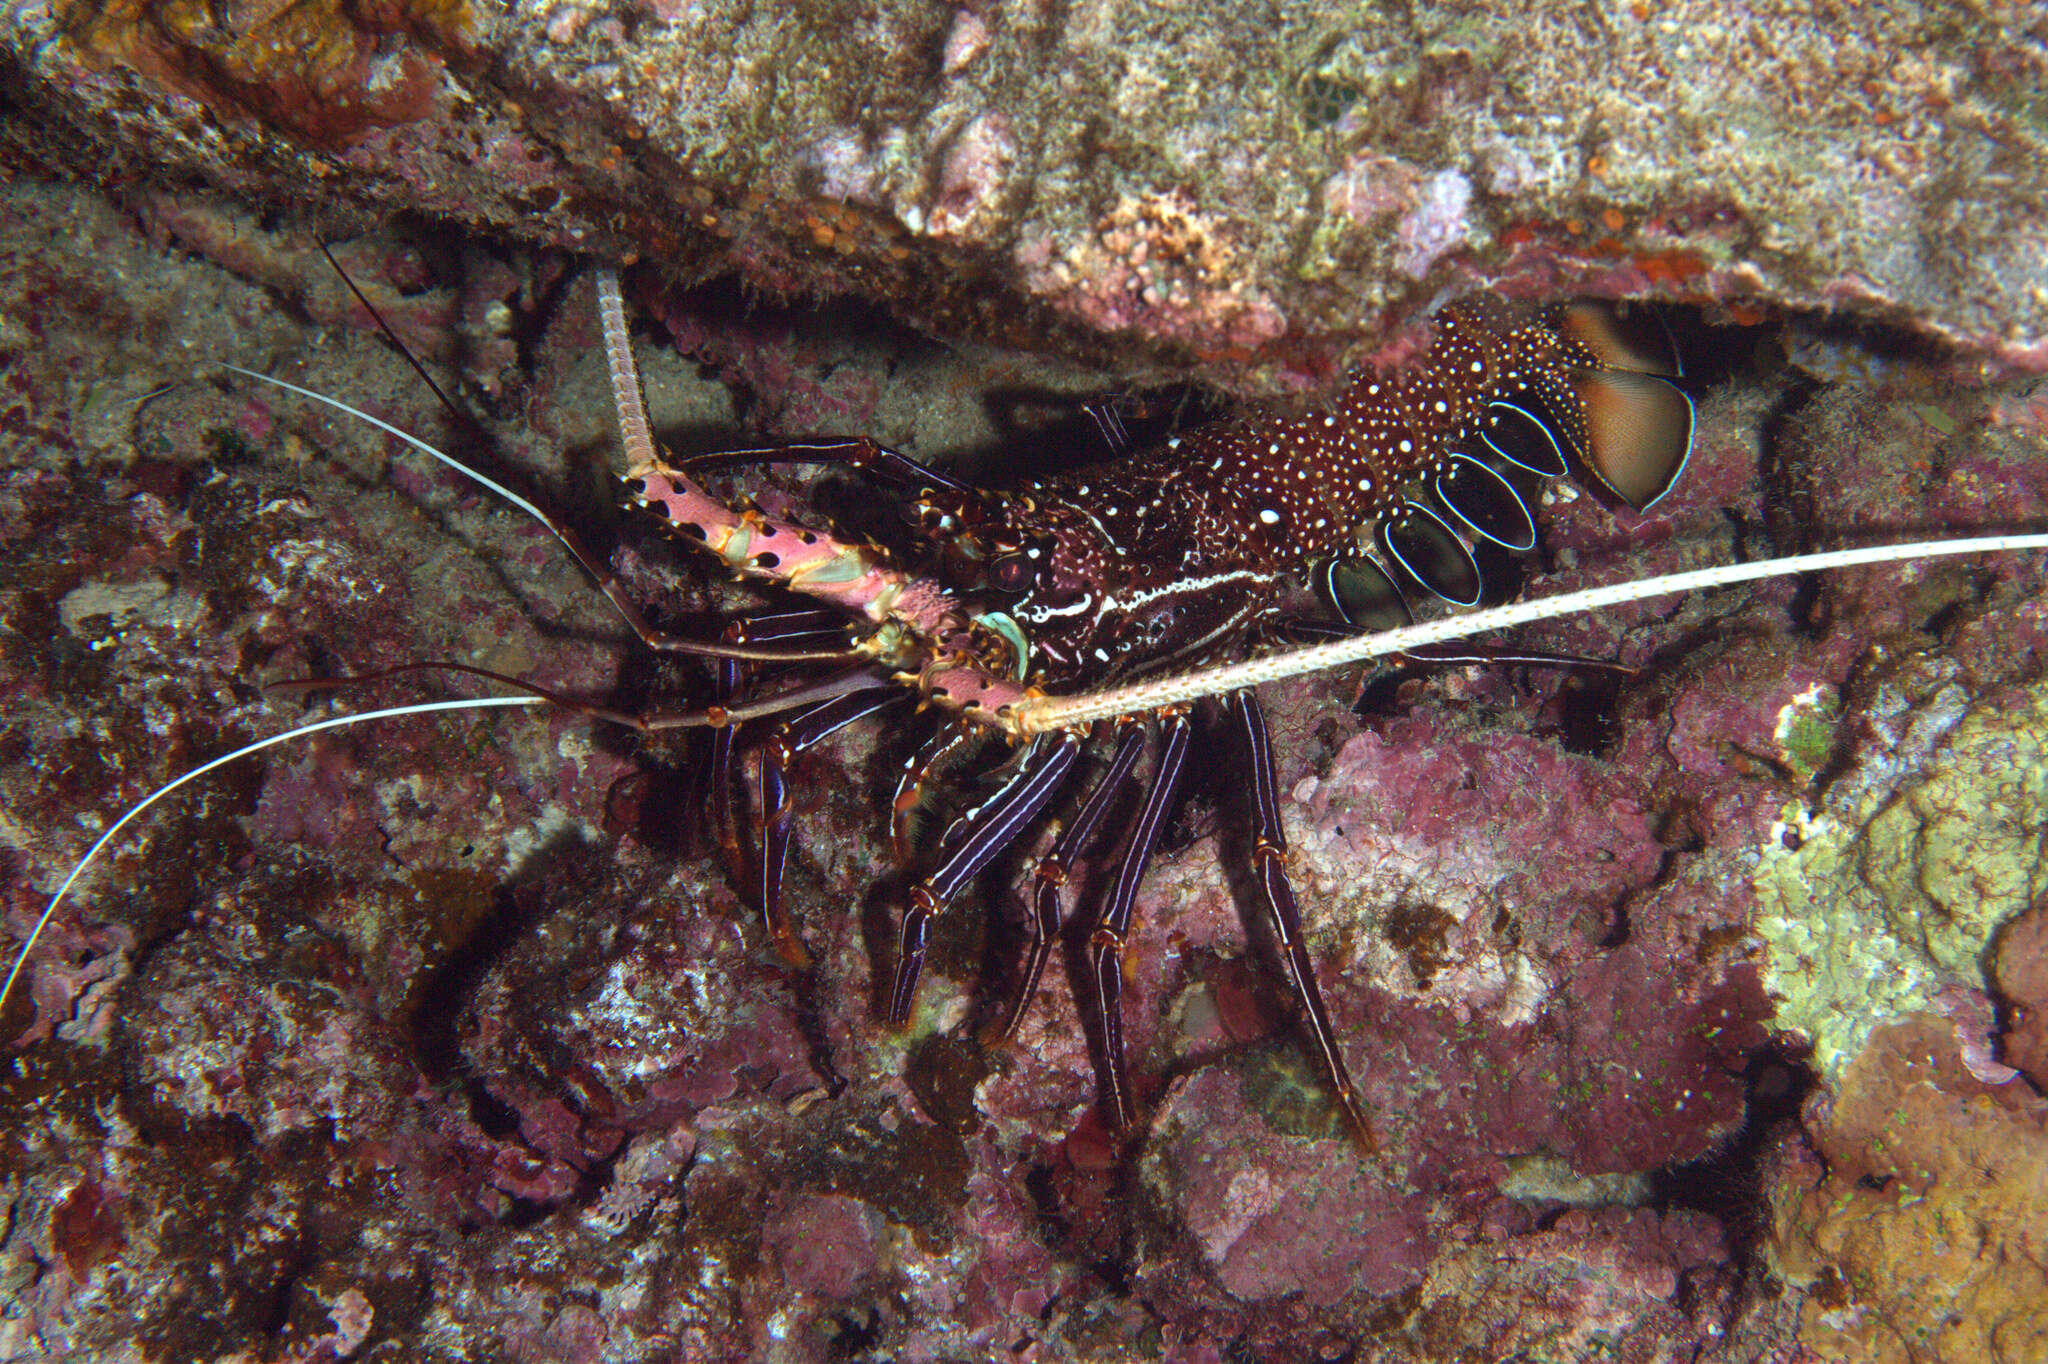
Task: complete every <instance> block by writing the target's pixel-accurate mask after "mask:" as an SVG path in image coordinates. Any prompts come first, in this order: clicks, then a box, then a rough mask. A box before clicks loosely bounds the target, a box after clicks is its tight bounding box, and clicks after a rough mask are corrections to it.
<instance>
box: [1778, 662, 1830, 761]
mask: <svg viewBox="0 0 2048 1364" xmlns="http://www.w3.org/2000/svg"><path fill="white" fill-rule="evenodd" d="M1841 709H1842V707H1841V702H1840V699H1839V698H1838V697H1837V696H1836V695H1835V689H1834V688H1833V687H1830V686H1827V685H1826V684H1824V683H1815V684H1814V685H1813V686H1811V687H1808V688H1807V689H1806V690H1805V691H1803V692H1801V693H1799V695H1797V696H1795V697H1793V698H1792V699H1791V701H1789V702H1787V703H1786V705H1785V708H1784V709H1783V710H1781V711H1779V712H1778V725H1777V732H1776V735H1775V738H1776V740H1777V744H1778V760H1779V761H1780V762H1782V763H1784V764H1785V766H1786V767H1787V768H1789V769H1791V772H1792V775H1793V776H1795V777H1796V778H1798V779H1799V780H1800V781H1802V782H1808V781H1812V780H1813V777H1814V774H1815V773H1816V772H1819V771H1820V770H1821V768H1822V767H1824V766H1826V764H1827V760H1828V755H1829V754H1831V753H1833V752H1834V749H1835V722H1836V721H1837V720H1838V719H1840V718H1841Z"/></svg>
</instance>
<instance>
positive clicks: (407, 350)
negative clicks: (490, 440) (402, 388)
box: [320, 241, 483, 436]
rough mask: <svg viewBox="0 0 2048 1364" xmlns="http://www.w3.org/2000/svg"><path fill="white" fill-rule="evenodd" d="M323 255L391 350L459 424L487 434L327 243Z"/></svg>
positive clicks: (321, 251) (475, 431)
mask: <svg viewBox="0 0 2048 1364" xmlns="http://www.w3.org/2000/svg"><path fill="white" fill-rule="evenodd" d="M320 254H321V255H323V256H325V257H327V263H328V264H329V265H331V266H333V267H334V273H335V274H337V275H340V276H341V282H342V283H343V284H346V285H347V286H348V291H349V292H350V293H352V294H354V295H355V296H356V302H358V303H360V304H362V305H363V311H364V312H366V313H368V314H369V315H370V320H371V321H372V322H375V323H376V324H377V330H378V331H380V332H383V333H384V339H385V340H386V341H389V342H390V343H391V348H392V349H393V350H395V351H397V352H398V353H399V354H400V355H402V356H404V357H405V363H407V364H408V365H411V366H412V372H413V373H414V374H417V375H419V376H420V380H421V382H423V383H425V384H426V386H427V387H428V388H430V389H432V390H433V392H434V396H435V397H436V398H439V399H440V400H441V406H443V407H445V408H447V409H448V411H449V413H450V414H451V415H452V416H453V417H454V418H455V420H457V421H459V422H461V423H462V424H463V425H464V426H466V427H468V428H469V430H470V434H471V435H475V436H481V435H483V431H482V430H481V428H480V427H479V426H478V424H477V420H476V418H475V417H472V416H470V415H469V413H467V412H465V411H463V410H462V409H461V408H460V407H457V406H456V405H455V400H454V399H453V398H451V397H449V396H448V394H447V393H446V391H444V390H443V389H442V387H441V386H440V385H439V384H437V383H435V382H434V376H433V375H431V374H429V373H427V367H426V366H425V365H423V364H421V363H420V361H419V357H418V356H416V355H414V354H413V353H412V347H410V346H408V345H406V344H405V342H403V341H401V340H399V339H398V333H397V332H395V331H393V330H391V324H390V323H389V322H386V321H385V320H384V314H382V313H380V312H378V311H377V305H376V304H374V303H372V302H370V296H369V295H368V294H366V293H364V292H363V291H362V289H361V288H360V287H359V286H358V285H357V284H356V282H355V281H354V280H353V279H351V278H349V273H348V271H346V270H344V269H342V268H341V262H340V261H338V260H336V259H335V258H334V252H332V251H330V250H329V249H328V248H327V243H326V242H324V241H323V242H321V243H320Z"/></svg>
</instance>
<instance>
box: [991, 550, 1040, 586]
mask: <svg viewBox="0 0 2048 1364" xmlns="http://www.w3.org/2000/svg"><path fill="white" fill-rule="evenodd" d="M1037 576H1038V566H1037V565H1036V564H1034V563H1032V562H1031V560H1030V559H1029V558H1027V557H1026V556H1024V555H1022V554H1003V555H998V556H997V557H996V558H993V559H991V560H989V561H988V585H989V586H990V587H993V588H994V589H995V590H996V591H998V592H1022V591H1023V590H1024V589H1025V588H1027V587H1029V586H1031V583H1032V581H1033V580H1034V579H1035V578H1037Z"/></svg>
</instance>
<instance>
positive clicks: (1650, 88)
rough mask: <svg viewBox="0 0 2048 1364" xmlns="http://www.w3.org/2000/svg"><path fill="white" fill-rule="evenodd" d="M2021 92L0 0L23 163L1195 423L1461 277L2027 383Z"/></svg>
mask: <svg viewBox="0 0 2048 1364" xmlns="http://www.w3.org/2000/svg"><path fill="white" fill-rule="evenodd" d="M2043 89H2048V20H2044V18H2043V16H2042V14H2041V12H2040V9H2039V7H2038V6H2036V5H2030V4H2026V3H2021V2H2020V0H1998V2H1996V3H1983V4H1974V5H1969V6H1962V7H1957V6H1952V5H1939V4H1932V5H1922V4H1914V3H1903V2H1902V3H1884V4H1865V5H1824V6H1814V5H1809V4H1801V3H1782V2H1774V3H1761V4H1751V5H1745V6H1742V7H1740V8H1738V9H1730V8H1729V7H1728V6H1726V5H1723V4H1718V3H1714V2H1713V0H1674V2H1673V3H1662V4H1657V5H1648V4H1634V5H1611V6H1602V7H1598V8H1594V9H1588V8H1586V7H1584V6H1582V5H1577V4H1561V3H1546V4H1538V5H1534V6H1521V7H1516V8H1514V9H1512V10H1509V9H1502V8H1500V7H1498V6H1493V5H1487V4H1480V3H1471V2H1470V0H1466V2H1463V3H1454V4H1438V5H1430V6H1425V7H1417V8H1412V9H1409V8H1402V7H1398V6H1395V7H1389V6H1385V5H1375V4H1356V5H1335V6H1333V5H1325V4H1308V3H1299V2H1298V0H1296V2H1293V3H1285V4H1280V5H1276V6H1263V7H1232V6H1206V7H1190V6H1187V5H1182V4H1174V3H1166V2H1165V0H1139V2H1136V3H1133V2H1131V0H1115V2H1114V3H1106V2H1103V0H1097V2H1096V3H1084V4H1079V5H1067V6H1053V7H1047V6H1043V5H1036V4H1026V3H1001V2H1000V0H976V2H975V3H967V4H960V5H930V4H923V3H917V2H916V0H883V3H879V4H865V5H833V4H815V5H755V4H748V3H739V2H738V0H702V2H700V3H693V4H688V5H684V4H678V3H673V0H551V2H550V3H545V4H520V5H510V4H502V3H487V2H485V3H478V2H473V0H404V2H403V3H384V4H377V5H362V4H354V3H347V2H346V0H304V2H303V3H297V4H292V5H284V6H279V5H267V4H239V3H238V4H225V5H210V6H161V5H146V4H139V3H134V2H133V0H56V2H55V3H51V2H50V0H40V2H36V0H23V2H21V3H11V4H8V5H6V6H4V7H0V93H4V97H5V98H6V99H7V100H8V102H9V104H10V105H11V106H12V107H13V110H14V111H15V117H14V119H13V120H12V122H13V124H14V127H13V129H12V130H11V131H10V133H9V134H8V137H7V142H8V145H9V147H10V148H11V153H12V156H13V157H14V158H16V159H18V160H20V161H22V162H23V163H25V164H29V165H34V166H37V167H40V168H49V169H62V170H65V171H66V172H68V173H71V174H78V175H84V176H87V177H94V178H111V179H115V180H119V181H124V182H132V181H136V180H146V181H150V182H156V183H161V182H164V181H166V180H167V179H168V180H176V181H180V182H184V181H190V180H195V179H196V180H198V181H202V182H204V183H206V184H209V185H211V186H214V187H215V188H218V189H223V190H226V191H228V192H230V193H232V194H235V195H236V196H238V197H242V198H244V199H247V200H252V201H260V202H264V203H268V204H272V205H286V204H308V203H317V204H321V205H325V206H327V207H329V208H330V209H331V210H332V211H333V212H334V213H335V215H336V216H337V219H338V220H340V221H347V220H348V219H349V217H350V215H354V216H355V217H356V219H357V220H360V219H361V218H362V217H363V216H364V215H368V216H370V217H372V218H374V219H377V220H383V219H388V218H390V217H392V216H394V215H398V214H410V215H419V216H424V217H427V218H430V219H434V220H437V221H448V222H455V223H459V224H461V225H463V226H464V227H466V228H468V229H471V230H489V231H491V232H493V233H495V234H498V235H500V236H509V237H515V238H518V239H521V240H524V241H526V242H528V243H533V244H545V245H548V246H550V247H552V248H554V249H556V250H559V251H564V252H576V253H590V254H596V255H600V256H605V257H608V258H613V259H617V258H619V257H621V256H625V255H632V254H638V255H641V256H644V257H646V258H648V259H650V260H653V261H657V262H660V263H661V264H662V265H663V267H664V268H665V269H667V270H669V271H671V272H672V273H673V274H674V275H675V276H676V277H677V278H680V279H684V280H685V281H689V280H695V279H697V278H701V277H702V276H703V275H705V274H706V273H724V272H728V271H733V270H738V271H740V272H741V273H743V274H744V276H745V277H746V278H747V279H748V280H749V281H750V282H751V283H752V284H753V285H754V287H756V288H758V289H761V290H764V291H767V292H769V293H772V294H777V295H805V296H809V295H821V294H823V295H836V296H855V297H860V298H864V299H867V300H869V301H872V302H875V303H876V304H878V305H879V306H882V307H884V308H887V309H889V310H891V311H892V312H894V313H895V314H896V315H898V316H900V317H902V318H904V319H906V320H908V321H910V322H911V323H913V324H914V325H917V326H919V327H920V328H922V329H924V330H925V331H927V332H930V333H933V334H941V335H948V336H953V337H968V338H972V339H976V340H982V341H989V340H996V341H1001V342H1003V343H1004V344H1009V345H1013V346H1018V347H1029V348H1032V349H1036V350H1039V351H1043V352H1053V351H1057V352H1061V353H1065V354H1069V355H1081V356H1084V357H1085V358H1087V359H1089V360H1091V361H1093V362H1098V363H1107V364H1109V365H1112V366H1115V367H1118V368H1120V369H1121V370H1123V371H1124V372H1125V373H1126V374H1129V375H1152V376H1156V375H1158V374H1159V373H1161V372H1162V371H1166V372H1171V373H1173V374H1175V375H1178V376H1186V375H1189V374H1193V375H1194V376H1196V377H1198V378H1200V379H1201V380H1203V381H1205V382H1208V383H1211V384H1213V385H1216V386H1220V387H1223V388H1226V389H1230V390H1232V391H1235V392H1238V393H1240V394H1250V393H1259V392H1262V393H1273V392H1277V391H1279V390H1282V389H1286V388H1296V387H1301V386H1316V385H1320V384H1327V383H1329V382H1330V381H1332V380H1333V379H1334V378H1335V377H1336V376H1337V375H1338V374H1339V373H1341V370H1342V368H1343V365H1342V363H1341V362H1342V361H1344V360H1346V359H1348V358H1354V357H1355V356H1356V355H1358V354H1359V353H1361V352H1363V351H1368V350H1372V349H1374V348H1376V347H1379V346H1381V345H1383V344H1386V343H1387V342H1388V340H1389V337H1390V335H1391V334H1392V333H1393V332H1394V331H1395V329H1396V328H1398V327H1400V326H1402V325H1403V324H1405V323H1406V322H1408V321H1409V320H1410V319H1412V318H1413V317H1415V316H1416V315H1417V314H1418V312H1420V311H1421V310H1423V309H1425V308H1426V307H1427V306H1428V305H1429V304H1431V303H1432V302H1433V301H1435V300H1437V299H1439V298H1441V297H1442V296H1444V295H1445V294H1447V293H1459V292H1465V291H1468V290H1470V289H1473V288H1475V287H1483V288H1488V289H1492V290H1495V291H1497V292H1502V293H1507V294H1511V295H1516V296H1529V297H1538V298H1553V297H1558V296H1561V295H1568V294H1580V295H1606V296H1619V295H1629V296H1650V297H1659V298H1666V299H1679V298H1683V299H1686V300H1698V299H1706V298H1718V299H1724V300H1731V301H1737V302H1743V303H1751V304H1755V303H1764V304H1771V305H1775V306H1780V307H1788V308H1808V309H1830V310H1841V309H1853V310H1856V311H1858V312H1859V313H1861V314H1863V315H1866V316H1873V317H1882V318H1884V319H1887V320H1889V321H1890V322H1892V323H1894V324H1897V325H1900V326H1905V327H1910V328H1914V329H1917V330H1920V331H1923V332H1927V333H1938V334H1939V335H1941V336H1943V337H1945V338H1947V339H1948V340H1950V341H1951V342H1953V343H1955V344H1957V345H1960V346H1963V347H1966V348H1968V349H1969V350H1970V351H1971V352H1973V353H1976V354H1980V355H1983V356H1986V357H1989V358H1992V359H1995V360H1996V361H1997V362H1998V363H2001V364H2007V365H2016V366H2021V367H2025V368H2030V369H2032V370H2035V371H2039V370H2041V369H2043V368H2048V349H2044V346H2048V273H2044V271H2048V267H2044V265H2043V263H2042V262H2043V261H2044V260H2048V229H2044V223H2043V215H2042V208H2041V206H2042V204H2043V203H2044V202H2048V169H2044V168H2048V113H2044V110H2048V105H2044V103H2043V96H2042V94H2041V91H2042V90H2043Z"/></svg>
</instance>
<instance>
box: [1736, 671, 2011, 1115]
mask: <svg viewBox="0 0 2048 1364" xmlns="http://www.w3.org/2000/svg"><path fill="white" fill-rule="evenodd" d="M1961 698H1962V693H1961V690H1960V688H1958V687H1955V686H1950V687H1946V688H1943V689H1942V690H1940V691H1939V692H1937V693H1936V695H1935V697H1934V698H1933V700H1932V702H1931V704H1930V705H1928V706H1926V707H1924V708H1922V709H1920V710H1919V711H1917V712H1916V713H1915V714H1913V715H1912V716H1911V717H1906V716H1903V715H1902V716H1901V717H1900V718H1901V719H1902V721H1903V722H1905V723H1906V724H1907V725H1908V726H1909V727H1914V726H1917V727H1925V726H1927V725H1929V724H1933V725H1938V726H1941V727H1943V728H1947V727H1949V726H1952V728H1950V729H1949V732H1948V734H1947V737H1946V738H1945V739H1940V740H1938V742H1939V745H1940V748H1939V752H1938V753H1936V754H1935V756H1934V757H1933V760H1932V764H1931V766H1930V768H1929V770H1928V771H1927V774H1926V775H1925V776H1924V777H1922V778H1920V779H1919V780H1917V781H1915V782H1914V783H1913V784H1911V785H1910V786H1907V787H1904V788H1903V789H1902V788H1900V787H1899V786H1898V785H1897V784H1896V783H1895V782H1893V781H1890V780H1886V779H1885V774H1884V773H1883V772H1882V771H1878V770H1875V769H1876V767H1877V766H1878V765H1876V764H1873V765H1870V766H1868V767H1866V769H1865V770H1864V771H1862V772H1859V773H1858V774H1856V776H1855V778H1853V779H1852V782H1851V783H1850V784H1847V790H1848V799H1847V800H1846V801H1842V800H1836V801H1831V802H1830V803H1829V806H1828V807H1827V808H1823V809H1821V810H1819V811H1816V812H1812V813H1809V812H1808V811H1807V810H1806V809H1804V808H1803V807H1801V806H1797V805H1795V806H1792V807H1790V808H1788V810H1787V811H1786V814H1785V817H1784V834H1785V836H1784V837H1782V838H1781V839H1780V840H1779V844H1778V846H1774V847H1771V848H1769V849H1768V850H1767V851H1766V852H1765V854H1764V856H1763V858H1762V860H1761V862H1760V863H1759V865H1758V867H1757V871H1756V882H1755V884H1756V897H1757V913H1756V931H1757V932H1758V934H1760V935H1761V936H1762V938H1763V939H1764V942H1765V944H1766V947H1767V951H1766V953H1765V955H1764V960H1763V981H1764V988H1765V990H1766V991H1767V992H1768V993H1769V994H1770V995H1771V996H1772V998H1773V1000H1774V1001H1775V1002H1776V1004H1777V1009H1778V1012H1777V1023H1778V1026H1780V1027H1782V1028H1786V1029H1792V1030H1796V1031H1798V1032H1800V1033H1802V1034H1804V1035H1805V1036H1806V1037H1807V1038H1808V1039H1809V1040H1810V1041H1811V1042H1812V1044H1813V1059H1814V1065H1815V1067H1816V1068H1817V1069H1818V1070H1819V1071H1820V1073H1821V1077H1822V1079H1823V1080H1824V1081H1825V1082H1827V1083H1829V1084H1830V1085H1834V1084H1839V1083H1840V1082H1841V1081H1842V1077H1843V1073H1844V1070H1845V1069H1846V1068H1847V1066H1848V1065H1849V1063H1850V1062H1851V1060H1852V1059H1853V1058H1854V1057H1856V1055H1857V1054H1858V1053H1859V1052H1861V1051H1862V1050H1863V1048H1864V1045H1865V1043H1866V1042H1867V1041H1868V1040H1869V1038H1870V1037H1871V1035H1872V1033H1874V1032H1875V1031H1876V1030H1877V1029H1878V1028H1880V1027H1882V1026H1884V1025H1885V1024H1888V1023H1892V1022H1896V1021H1897V1020H1899V1019H1901V1018H1903V1017H1905V1016H1906V1015H1908V1014H1912V1013H1915V1012H1918V1011H1922V1010H1927V1009H1930V1008H1932V1007H1933V1003H1934V1000H1935V997H1936V996H1937V995H1938V994H1939V993H1940V992H1941V991H1942V990H1943V989H1944V988H1948V987H1952V986H1962V987H1964V988H1967V989H1971V990H1981V989H1982V988H1983V987H1984V984H1985V982H1984V966H1983V961H1982V958H1983V956H1984V953H1985V949H1986V948H1987V946H1988V945H1989V943H1990V941H1991V938H1992V935H1993V934H1994V933H1996V932H1997V930H1998V929H1999V927H2000V926H2001V925H2003V924H2004V923H2006V922H2007V921H2008V920H2011V919H2013V918H2014V917H2016V916H2018V915H2019V914H2021V913H2022V912H2024V911H2025V910H2026V908H2027V906H2028V905H2029V904H2031V903H2032V902H2033V900H2034V897H2036V896H2037V895H2039V894H2040V893H2041V891H2042V889H2043V885H2044V881H2048V857H2044V849H2043V843H2042V833H2043V829H2044V827H2048V686H2036V687H2033V688H2030V689H2027V690H2022V691H2013V692H2003V693H1998V694H1996V695H1995V696H1994V697H1993V698H1991V699H1988V700H1986V701H1984V702H1981V703H1978V704H1976V705H1975V706H1971V707H1967V708H1966V706H1965V703H1964V702H1963V700H1962V699H1961ZM1902 742H1903V744H1904V745H1905V746H1908V747H1910V746H1912V745H1913V744H1914V743H1915V742H1916V739H1915V737H1914V736H1913V735H1911V734H1910V733H1907V734H1904V735H1903V737H1902ZM1837 789H1838V790H1840V789H1843V788H1842V787H1838V788H1837Z"/></svg>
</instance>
